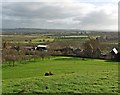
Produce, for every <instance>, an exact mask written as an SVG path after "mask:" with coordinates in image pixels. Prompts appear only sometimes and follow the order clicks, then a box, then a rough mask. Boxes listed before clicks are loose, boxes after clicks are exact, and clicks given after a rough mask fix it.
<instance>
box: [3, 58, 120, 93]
mask: <svg viewBox="0 0 120 95" xmlns="http://www.w3.org/2000/svg"><path fill="white" fill-rule="evenodd" d="M47 72H51V73H52V74H53V75H50V76H45V73H47ZM2 75H3V77H2V78H3V80H2V86H3V87H2V91H3V93H34V94H39V93H118V62H110V61H106V60H98V59H86V58H84V59H83V58H75V57H62V56H58V57H50V58H46V59H44V60H41V59H36V62H34V61H32V60H31V61H30V62H27V63H26V64H25V63H18V62H16V63H15V66H14V67H12V64H11V66H9V65H8V64H3V67H2Z"/></svg>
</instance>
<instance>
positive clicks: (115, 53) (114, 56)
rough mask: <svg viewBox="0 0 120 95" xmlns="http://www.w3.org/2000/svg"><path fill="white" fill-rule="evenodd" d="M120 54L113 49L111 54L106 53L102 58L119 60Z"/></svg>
mask: <svg viewBox="0 0 120 95" xmlns="http://www.w3.org/2000/svg"><path fill="white" fill-rule="evenodd" d="M119 57H120V54H119V52H118V50H117V49H116V48H113V49H112V50H111V51H110V52H104V53H102V54H101V58H104V59H113V60H119Z"/></svg>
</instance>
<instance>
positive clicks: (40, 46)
mask: <svg viewBox="0 0 120 95" xmlns="http://www.w3.org/2000/svg"><path fill="white" fill-rule="evenodd" d="M37 47H45V48H46V47H47V45H37Z"/></svg>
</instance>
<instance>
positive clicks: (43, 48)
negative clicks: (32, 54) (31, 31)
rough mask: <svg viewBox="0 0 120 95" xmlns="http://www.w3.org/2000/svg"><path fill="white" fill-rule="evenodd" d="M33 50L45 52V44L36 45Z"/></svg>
mask: <svg viewBox="0 0 120 95" xmlns="http://www.w3.org/2000/svg"><path fill="white" fill-rule="evenodd" d="M35 50H38V51H44V52H47V45H37V47H35Z"/></svg>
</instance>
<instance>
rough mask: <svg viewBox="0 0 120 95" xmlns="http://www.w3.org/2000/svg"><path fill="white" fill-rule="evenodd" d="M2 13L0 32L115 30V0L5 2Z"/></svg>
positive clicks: (12, 0) (116, 27)
mask: <svg viewBox="0 0 120 95" xmlns="http://www.w3.org/2000/svg"><path fill="white" fill-rule="evenodd" d="M8 1H9V2H8ZM2 11H3V13H2V23H3V24H2V27H3V28H44V29H45V28H47V29H85V30H86V29H88V30H117V29H118V25H117V24H118V0H91V1H90V0H29V1H26V2H25V0H24V1H23V0H4V3H2Z"/></svg>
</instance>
